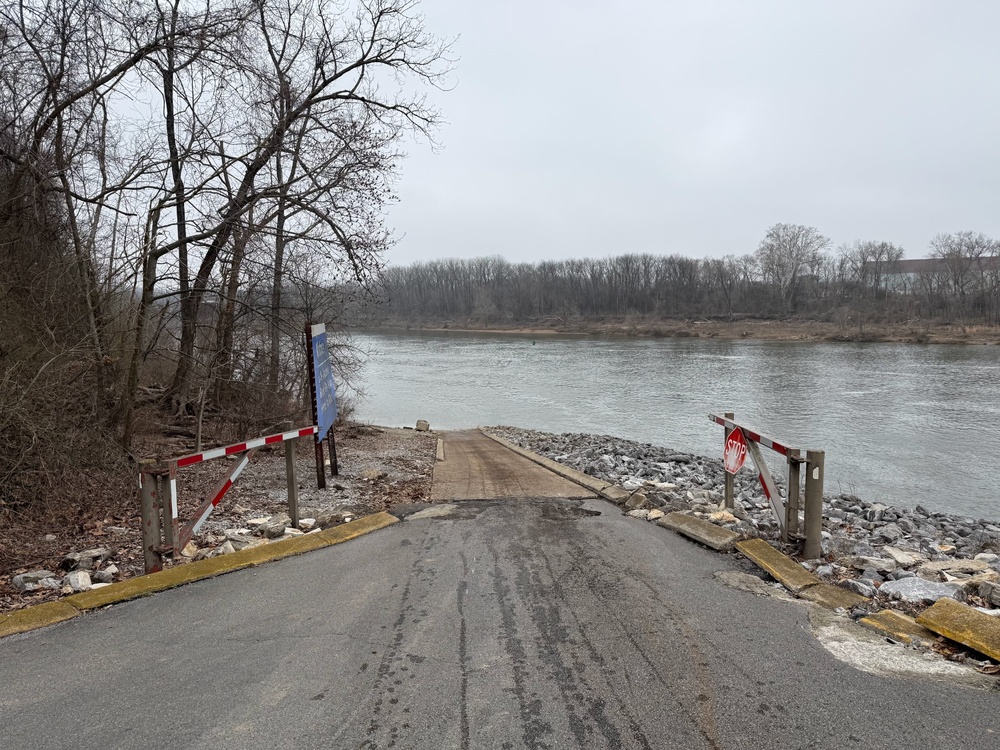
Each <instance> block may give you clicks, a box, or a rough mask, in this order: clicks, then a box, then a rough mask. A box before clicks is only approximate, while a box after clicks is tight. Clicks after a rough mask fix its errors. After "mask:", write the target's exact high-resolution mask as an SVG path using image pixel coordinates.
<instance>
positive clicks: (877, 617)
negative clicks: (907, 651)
mask: <svg viewBox="0 0 1000 750" xmlns="http://www.w3.org/2000/svg"><path fill="white" fill-rule="evenodd" d="M858 622H860V623H861V624H862V625H864V626H865V627H866V628H869V629H870V630H874V631H875V632H876V633H881V634H882V635H884V636H887V637H889V638H892V640H894V641H899V642H900V643H914V642H920V641H926V642H928V643H929V642H931V641H933V640H934V639H935V638H937V634H936V633H932V632H931V631H930V630H928V629H927V628H925V627H924V626H923V625H918V624H917V621H916V620H914V619H913V618H912V617H909V616H907V615H904V614H903V613H902V612H897V611H896V610H894V609H883V610H882V611H881V612H876V613H875V614H873V615H868V616H867V617H862V618H861V619H860V620H858Z"/></svg>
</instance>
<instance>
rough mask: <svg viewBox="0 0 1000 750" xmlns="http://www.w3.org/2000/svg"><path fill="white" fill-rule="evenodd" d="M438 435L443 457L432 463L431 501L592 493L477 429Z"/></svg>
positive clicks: (584, 494)
mask: <svg viewBox="0 0 1000 750" xmlns="http://www.w3.org/2000/svg"><path fill="white" fill-rule="evenodd" d="M441 438H442V441H443V446H442V448H443V454H444V460H439V461H438V462H437V463H435V465H434V478H433V484H432V485H431V499H432V500H434V501H444V500H494V499H498V498H526V497H533V498H541V497H561V498H585V497H596V495H594V493H593V492H591V491H589V490H587V489H584V488H583V487H581V486H580V485H578V484H576V483H574V482H571V481H569V480H568V479H563V478H562V477H560V476H558V475H556V474H554V473H553V472H551V471H549V470H548V469H546V468H543V467H542V466H539V465H538V464H536V463H535V462H534V461H529V460H528V459H526V458H524V457H523V456H519V455H518V454H516V453H514V451H512V450H510V449H508V448H505V447H504V446H502V445H500V444H499V443H497V442H496V441H494V440H490V439H489V438H488V437H486V436H485V435H483V434H482V433H481V432H479V430H467V431H462V432H446V433H443V434H442V435H441ZM439 455H440V452H439Z"/></svg>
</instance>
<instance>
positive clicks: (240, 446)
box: [161, 425, 318, 469]
mask: <svg viewBox="0 0 1000 750" xmlns="http://www.w3.org/2000/svg"><path fill="white" fill-rule="evenodd" d="M317 429H318V428H317V427H316V425H313V426H312V427H303V428H302V429H300V430H291V431H289V432H279V433H277V434H274V435H266V436H265V437H259V438H254V439H253V440H247V441H246V442H245V443H236V444H235V445H227V446H225V447H223V448H213V449H212V450H210V451H202V452H201V453H192V454H190V455H188V456H181V457H180V458H175V459H173V460H172V461H162V462H161V464H165V465H167V466H170V465H173V466H176V467H177V468H178V469H183V468H184V467H185V466H193V465H194V464H200V463H201V462H202V461H210V460H211V459H213V458H222V457H223V456H231V455H233V454H234V453H246V452H247V451H249V450H253V449H254V448H263V447H264V446H265V445H274V444H275V443H283V442H285V441H286V440H295V439H296V438H300V437H305V436H306V435H315V434H316V430H317Z"/></svg>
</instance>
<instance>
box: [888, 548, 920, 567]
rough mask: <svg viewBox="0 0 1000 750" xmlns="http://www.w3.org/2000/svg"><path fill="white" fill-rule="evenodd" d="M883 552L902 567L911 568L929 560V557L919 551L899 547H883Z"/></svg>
mask: <svg viewBox="0 0 1000 750" xmlns="http://www.w3.org/2000/svg"><path fill="white" fill-rule="evenodd" d="M882 554H883V555H885V556H886V557H889V558H892V559H893V560H895V562H896V564H897V565H898V566H899V567H901V568H909V567H912V566H914V565H920V564H921V563H925V562H927V558H926V557H924V556H923V555H921V554H920V553H919V552H913V551H912V550H906V549H900V548H899V547H889V546H886V547H883V548H882Z"/></svg>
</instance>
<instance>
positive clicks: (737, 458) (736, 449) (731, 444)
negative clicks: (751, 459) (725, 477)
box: [722, 427, 747, 474]
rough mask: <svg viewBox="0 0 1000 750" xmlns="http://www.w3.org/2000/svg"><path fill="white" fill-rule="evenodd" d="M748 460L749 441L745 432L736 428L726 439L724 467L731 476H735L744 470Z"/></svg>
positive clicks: (723, 457) (723, 458) (723, 456)
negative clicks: (744, 434)
mask: <svg viewBox="0 0 1000 750" xmlns="http://www.w3.org/2000/svg"><path fill="white" fill-rule="evenodd" d="M746 460H747V440H746V438H745V437H744V436H743V430H741V429H740V428H739V427H737V428H735V429H734V430H733V431H732V432H731V433H729V437H728V438H726V450H725V451H724V452H723V454H722V465H723V466H724V467H725V469H726V471H728V472H729V473H730V474H735V473H736V472H738V471H739V470H740V469H742V468H743V464H744V463H745V462H746Z"/></svg>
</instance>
